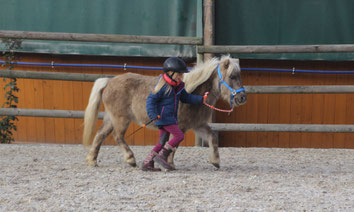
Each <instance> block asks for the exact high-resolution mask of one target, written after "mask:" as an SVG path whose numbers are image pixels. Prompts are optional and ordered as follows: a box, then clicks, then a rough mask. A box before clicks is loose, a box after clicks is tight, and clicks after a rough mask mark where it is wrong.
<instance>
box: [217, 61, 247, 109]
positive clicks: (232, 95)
mask: <svg viewBox="0 0 354 212" xmlns="http://www.w3.org/2000/svg"><path fill="white" fill-rule="evenodd" d="M218 75H219V89H221V84H224V85H225V87H226V88H227V89H229V90H230V91H231V94H230V107H231V108H232V107H233V105H234V97H235V96H236V94H237V93H240V92H242V91H245V89H244V88H243V87H241V88H239V89H237V90H235V89H233V88H231V87H230V86H229V85H228V84H227V83H226V82H225V81H224V80H223V79H222V75H221V71H220V65H218Z"/></svg>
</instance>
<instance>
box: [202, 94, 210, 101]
mask: <svg viewBox="0 0 354 212" xmlns="http://www.w3.org/2000/svg"><path fill="white" fill-rule="evenodd" d="M208 95H209V92H205V93H204V96H203V101H204V102H205V101H206V100H207V98H208Z"/></svg>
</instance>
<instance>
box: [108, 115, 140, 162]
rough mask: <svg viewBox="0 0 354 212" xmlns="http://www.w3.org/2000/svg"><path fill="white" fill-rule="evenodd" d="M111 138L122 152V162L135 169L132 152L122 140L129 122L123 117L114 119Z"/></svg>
mask: <svg viewBox="0 0 354 212" xmlns="http://www.w3.org/2000/svg"><path fill="white" fill-rule="evenodd" d="M114 123H115V124H114V130H113V138H114V140H115V141H116V143H117V144H118V145H119V146H120V148H121V149H122V151H123V155H124V161H125V162H126V163H128V164H129V165H130V166H132V167H136V160H135V157H134V153H133V151H132V150H131V149H130V147H129V146H128V144H127V143H126V142H125V140H124V134H125V132H126V131H127V129H128V127H129V124H130V120H129V119H128V118H125V117H119V118H116V120H115V122H114Z"/></svg>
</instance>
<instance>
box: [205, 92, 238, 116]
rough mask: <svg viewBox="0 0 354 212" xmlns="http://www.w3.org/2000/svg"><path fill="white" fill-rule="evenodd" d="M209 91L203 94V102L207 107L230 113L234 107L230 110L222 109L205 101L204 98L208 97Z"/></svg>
mask: <svg viewBox="0 0 354 212" xmlns="http://www.w3.org/2000/svg"><path fill="white" fill-rule="evenodd" d="M208 95H209V92H206V93H205V94H204V96H203V104H205V105H206V106H207V107H209V108H210V109H212V110H216V111H219V112H223V113H231V112H232V111H233V110H234V109H233V108H231V109H230V110H224V109H220V108H216V107H214V106H213V105H209V104H208V103H206V100H207V98H208Z"/></svg>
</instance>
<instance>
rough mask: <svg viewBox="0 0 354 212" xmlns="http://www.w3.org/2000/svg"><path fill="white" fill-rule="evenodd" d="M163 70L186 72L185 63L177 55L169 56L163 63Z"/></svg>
mask: <svg viewBox="0 0 354 212" xmlns="http://www.w3.org/2000/svg"><path fill="white" fill-rule="evenodd" d="M163 71H164V72H168V71H173V72H177V73H188V72H189V71H188V69H187V66H186V63H185V62H184V61H183V60H182V59H180V58H178V57H170V58H167V60H165V62H164V63H163Z"/></svg>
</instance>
